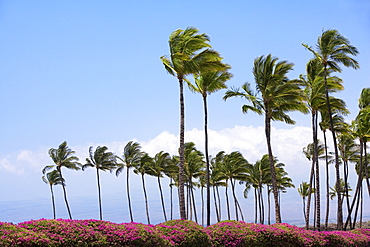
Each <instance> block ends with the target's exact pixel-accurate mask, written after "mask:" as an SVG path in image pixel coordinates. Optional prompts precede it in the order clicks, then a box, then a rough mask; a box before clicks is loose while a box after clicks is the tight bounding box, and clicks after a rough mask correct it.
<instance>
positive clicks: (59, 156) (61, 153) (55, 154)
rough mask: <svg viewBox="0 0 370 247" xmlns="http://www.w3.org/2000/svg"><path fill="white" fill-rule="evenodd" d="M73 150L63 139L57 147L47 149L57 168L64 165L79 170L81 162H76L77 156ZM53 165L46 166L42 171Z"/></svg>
mask: <svg viewBox="0 0 370 247" xmlns="http://www.w3.org/2000/svg"><path fill="white" fill-rule="evenodd" d="M74 154H75V151H72V149H70V148H69V147H68V146H67V142H66V141H64V142H63V143H62V144H60V145H59V147H58V148H50V149H49V156H50V158H51V159H52V160H53V162H54V164H55V166H56V168H57V169H58V170H60V169H61V167H65V168H68V169H73V170H79V169H80V166H81V164H80V163H79V162H78V157H76V156H74ZM52 167H53V166H46V167H45V168H44V169H43V173H45V172H46V171H47V170H49V169H51V168H52Z"/></svg>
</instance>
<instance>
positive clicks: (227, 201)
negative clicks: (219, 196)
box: [225, 180, 230, 220]
mask: <svg viewBox="0 0 370 247" xmlns="http://www.w3.org/2000/svg"><path fill="white" fill-rule="evenodd" d="M227 187H228V181H227V180H226V188H225V195H226V207H227V219H228V220H230V205H229V196H228V195H227Z"/></svg>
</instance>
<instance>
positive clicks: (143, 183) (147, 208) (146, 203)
mask: <svg viewBox="0 0 370 247" xmlns="http://www.w3.org/2000/svg"><path fill="white" fill-rule="evenodd" d="M141 182H142V185H143V192H144V199H145V211H146V218H147V220H148V224H150V218H149V204H148V197H147V194H146V188H145V180H144V173H142V174H141Z"/></svg>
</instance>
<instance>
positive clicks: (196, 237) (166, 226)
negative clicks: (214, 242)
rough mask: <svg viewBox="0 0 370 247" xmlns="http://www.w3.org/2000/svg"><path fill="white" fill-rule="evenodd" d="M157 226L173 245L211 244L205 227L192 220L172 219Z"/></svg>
mask: <svg viewBox="0 0 370 247" xmlns="http://www.w3.org/2000/svg"><path fill="white" fill-rule="evenodd" d="M156 228H157V229H158V231H159V232H161V234H162V235H163V238H165V239H167V240H169V241H170V243H171V244H172V245H173V246H181V247H192V246H199V247H202V246H204V247H206V246H211V242H210V239H209V237H208V235H207V233H206V232H205V230H204V228H203V227H202V226H200V225H198V224H197V223H195V222H193V221H190V220H170V221H166V222H164V223H161V224H158V225H156Z"/></svg>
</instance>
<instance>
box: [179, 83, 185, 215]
mask: <svg viewBox="0 0 370 247" xmlns="http://www.w3.org/2000/svg"><path fill="white" fill-rule="evenodd" d="M178 79H179V86H180V148H179V152H180V164H179V207H180V218H181V219H185V220H186V219H187V216H186V211H185V193H184V164H185V162H184V161H185V160H184V149H185V141H184V138H185V104H184V84H183V79H182V78H178Z"/></svg>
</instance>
